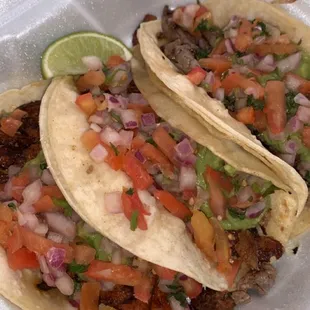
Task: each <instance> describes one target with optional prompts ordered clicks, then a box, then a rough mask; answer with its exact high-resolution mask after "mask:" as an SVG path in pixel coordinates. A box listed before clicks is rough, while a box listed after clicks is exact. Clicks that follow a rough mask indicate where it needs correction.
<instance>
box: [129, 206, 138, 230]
mask: <svg viewBox="0 0 310 310" xmlns="http://www.w3.org/2000/svg"><path fill="white" fill-rule="evenodd" d="M138 216H139V212H138V210H135V211H133V212H132V215H131V219H130V229H131V230H132V231H135V230H136V229H137V227H138Z"/></svg>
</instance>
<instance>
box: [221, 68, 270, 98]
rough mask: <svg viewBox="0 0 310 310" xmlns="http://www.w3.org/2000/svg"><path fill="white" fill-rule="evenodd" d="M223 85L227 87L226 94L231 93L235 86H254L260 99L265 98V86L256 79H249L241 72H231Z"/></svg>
mask: <svg viewBox="0 0 310 310" xmlns="http://www.w3.org/2000/svg"><path fill="white" fill-rule="evenodd" d="M222 87H223V88H224V89H225V93H226V95H229V94H230V93H231V91H232V90H234V89H235V88H242V89H244V90H245V89H247V88H253V89H255V92H256V93H257V94H258V96H257V97H258V99H263V98H264V94H265V91H264V88H263V87H262V86H261V85H260V84H259V83H257V82H256V81H254V80H251V79H248V78H246V77H244V76H243V75H241V74H239V73H231V74H229V75H227V76H226V77H225V79H224V80H223V81H222Z"/></svg>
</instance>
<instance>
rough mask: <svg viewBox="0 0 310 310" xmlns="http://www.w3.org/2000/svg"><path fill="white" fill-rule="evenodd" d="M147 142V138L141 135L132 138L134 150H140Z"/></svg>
mask: <svg viewBox="0 0 310 310" xmlns="http://www.w3.org/2000/svg"><path fill="white" fill-rule="evenodd" d="M144 144H145V139H144V138H143V137H142V136H141V135H139V134H138V135H137V136H135V137H134V138H133V139H132V142H131V148H132V149H133V150H138V149H140V147H142V146H143V145H144Z"/></svg>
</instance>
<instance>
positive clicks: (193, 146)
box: [75, 56, 282, 309]
mask: <svg viewBox="0 0 310 310" xmlns="http://www.w3.org/2000/svg"><path fill="white" fill-rule="evenodd" d="M88 60H91V64H89V71H88V72H87V73H86V74H85V75H83V76H81V77H80V78H79V79H78V80H77V82H76V85H77V88H78V90H79V91H80V93H81V94H80V95H79V96H78V97H77V99H76V102H75V104H76V106H77V108H79V109H80V110H81V111H82V112H83V113H84V114H85V117H86V118H87V120H88V122H89V129H88V130H86V131H85V132H84V133H82V135H81V142H82V144H83V146H84V147H85V148H86V149H87V150H88V152H89V156H90V157H91V159H92V160H93V161H94V163H95V164H108V165H109V166H110V168H111V169H113V170H116V171H123V172H124V173H126V174H127V176H128V177H129V178H130V179H131V181H132V184H133V185H132V187H131V188H123V191H116V192H110V193H106V194H105V197H104V199H105V204H104V205H105V208H106V211H107V212H108V213H111V214H124V217H125V218H127V220H128V225H129V226H130V229H131V230H133V231H135V230H137V229H139V230H147V229H148V221H147V219H148V216H149V215H150V211H149V209H148V206H147V205H144V204H143V203H142V200H143V199H140V197H141V195H143V191H148V192H149V193H150V194H151V195H153V196H154V197H155V199H156V200H157V202H158V203H159V204H161V205H162V206H163V207H164V208H166V210H168V211H169V212H170V213H171V214H173V215H174V216H176V217H178V218H180V219H181V220H183V221H184V223H186V225H187V227H188V232H189V234H191V235H192V238H193V241H194V242H195V243H196V245H197V246H198V247H199V248H200V249H201V251H202V252H203V253H204V254H205V256H206V257H207V259H209V260H210V261H212V262H213V263H214V265H216V268H217V269H218V270H219V271H220V272H222V273H223V274H224V275H225V276H226V278H227V280H228V282H229V284H230V285H232V284H233V283H234V279H235V277H236V275H237V273H238V271H239V269H240V265H241V264H244V266H248V267H249V262H248V260H247V258H246V256H247V255H248V256H251V255H253V256H252V257H254V260H255V261H256V263H255V264H254V265H252V266H250V267H249V269H247V270H250V272H252V271H251V270H252V269H253V270H260V271H262V272H264V268H265V267H266V266H265V265H264V266H265V267H263V264H262V262H261V261H260V258H259V256H260V254H258V253H259V251H256V250H254V252H255V253H252V254H249V253H248V254H246V252H247V251H246V250H244V249H245V247H246V246H245V244H248V246H249V248H251V247H253V249H254V248H256V247H255V242H256V241H257V240H268V242H267V243H269V242H270V244H272V245H271V246H270V247H269V249H268V251H267V253H269V254H267V257H264V259H263V261H264V263H266V264H267V265H268V268H269V267H271V268H273V267H272V265H270V264H269V262H270V258H271V257H272V256H273V257H276V258H280V257H281V256H282V245H281V244H280V243H279V242H278V241H276V240H274V239H272V238H270V237H266V236H259V235H257V234H256V233H255V231H256V229H255V228H256V227H260V223H262V222H263V221H265V220H268V214H269V210H270V199H269V198H270V195H271V194H272V193H274V191H275V190H277V188H276V187H275V186H274V185H273V184H272V183H271V182H269V181H265V180H263V179H261V178H259V177H256V176H252V175H249V174H246V173H243V172H240V171H237V170H236V169H235V168H234V167H232V166H231V165H229V164H227V163H226V162H225V161H224V160H222V159H221V158H219V157H218V156H216V155H215V154H214V153H212V152H211V151H210V150H209V149H208V148H207V147H205V146H202V145H199V144H198V143H196V142H195V141H194V140H193V139H191V138H190V137H189V136H187V135H186V133H184V132H182V131H180V130H178V129H176V128H173V127H171V126H170V125H169V123H168V122H166V121H165V120H164V119H161V118H160V117H159V116H158V115H157V114H156V113H155V111H154V110H153V109H152V107H151V106H150V104H149V103H148V101H147V100H146V98H144V97H143V95H142V94H141V93H132V92H130V89H131V87H128V86H129V85H130V83H131V72H130V63H126V62H125V61H124V60H123V59H122V58H120V57H119V56H112V57H111V58H110V59H109V60H108V62H107V63H106V64H101V63H100V61H99V60H98V59H97V60H96V61H97V65H98V66H97V68H96V69H97V70H94V67H93V66H92V65H93V64H94V63H95V59H93V58H87V59H86V60H85V59H84V61H85V62H86V63H88ZM125 68H126V69H125ZM115 72H117V73H118V74H119V77H118V79H117V83H116V81H115V80H114V84H113V86H111V79H110V76H111V75H112V76H113V75H114V74H115ZM98 77H100V79H99V78H98ZM116 88H117V91H115V89H116ZM86 89H87V90H86ZM251 229H253V230H251ZM260 230H261V229H260ZM253 233H254V235H255V237H254V235H252V234H253ZM239 234H240V235H239ZM245 235H247V237H245ZM237 236H238V237H237ZM252 238H253V239H252ZM255 238H258V239H255ZM261 238H262V239H261ZM254 239H255V240H256V241H255V240H254ZM232 240H234V242H232ZM250 240H251V241H250ZM263 243H264V242H262V243H261V244H263ZM264 244H265V243H264ZM236 249H238V250H236ZM272 249H276V251H273V250H272ZM249 252H252V250H250V251H249ZM262 252H264V253H265V251H262ZM270 255H271V256H270ZM250 265H251V264H250ZM274 271H275V270H274ZM274 276H275V273H274ZM254 278H255V277H254ZM271 278H273V280H274V277H271ZM267 286H268V285H267ZM271 286H272V285H271V283H269V288H270V287H271ZM243 287H244V286H243ZM253 287H255V286H254V284H253ZM248 288H250V287H249V286H248V287H247V289H248ZM269 288H268V289H269ZM240 289H241V288H240ZM268 289H267V291H268ZM245 291H246V290H245ZM245 294H246V293H245ZM201 309H206V308H201Z"/></svg>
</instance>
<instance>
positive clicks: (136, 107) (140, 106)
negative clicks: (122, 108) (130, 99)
mask: <svg viewBox="0 0 310 310" xmlns="http://www.w3.org/2000/svg"><path fill="white" fill-rule="evenodd" d="M127 109H129V110H135V111H136V110H139V111H141V112H142V113H155V112H154V110H153V109H152V107H151V106H150V105H147V104H141V103H128V105H127Z"/></svg>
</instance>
